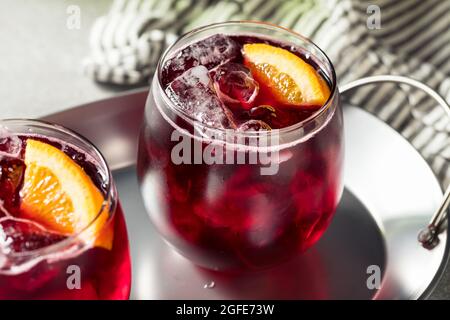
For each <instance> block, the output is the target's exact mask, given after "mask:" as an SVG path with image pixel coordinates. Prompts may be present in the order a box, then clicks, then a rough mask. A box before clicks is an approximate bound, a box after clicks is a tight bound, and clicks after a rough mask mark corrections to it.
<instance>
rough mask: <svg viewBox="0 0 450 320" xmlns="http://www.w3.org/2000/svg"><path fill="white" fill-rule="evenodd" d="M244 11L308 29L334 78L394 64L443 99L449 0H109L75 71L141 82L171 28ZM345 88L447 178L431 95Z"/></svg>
mask: <svg viewBox="0 0 450 320" xmlns="http://www.w3.org/2000/svg"><path fill="white" fill-rule="evenodd" d="M373 4H375V5H376V6H378V8H379V9H380V11H379V12H380V17H381V25H380V28H375V29H374V28H370V27H368V18H370V17H371V16H372V14H373V11H371V10H369V7H370V6H371V5H373ZM372 8H373V7H372ZM244 19H247V20H261V21H268V22H272V23H275V24H278V25H281V26H284V27H287V28H290V29H293V30H295V31H297V32H299V33H301V34H303V35H305V36H307V37H309V38H311V39H312V40H313V41H314V42H315V43H317V44H318V45H319V47H321V48H322V49H323V50H324V51H325V52H326V53H327V55H328V56H329V57H330V58H331V60H332V61H333V64H334V66H335V68H336V72H337V75H338V79H339V83H341V84H344V83H347V82H349V81H351V80H354V79H358V78H361V77H364V76H368V75H377V74H399V75H405V76H409V77H413V78H415V79H417V80H420V81H422V82H424V83H426V84H428V85H429V86H431V87H432V88H434V89H435V90H436V91H438V92H439V93H440V94H441V95H442V96H443V97H444V98H445V99H447V101H450V1H449V0H427V1H423V0H400V1H396V0H380V1H366V0H364V1H363V0H286V1H278V0H221V1H218V0H128V1H127V0H114V2H113V5H112V7H111V9H110V11H109V13H108V14H107V15H105V16H103V17H100V18H98V20H97V21H96V22H95V24H94V26H93V29H92V32H91V39H90V44H91V48H92V53H91V56H90V57H89V58H87V59H86V61H85V71H86V73H87V74H88V75H89V76H90V77H92V78H93V79H95V80H96V81H99V82H105V83H114V84H119V85H136V84H140V83H141V84H142V83H146V82H148V81H149V78H150V77H151V76H152V73H153V72H154V70H155V66H156V62H157V61H158V58H159V57H160V55H161V53H162V52H163V50H164V49H165V48H166V47H167V46H168V45H170V44H171V43H173V41H175V39H176V38H177V37H178V36H179V35H180V34H182V33H184V32H186V31H188V30H191V29H192V28H195V27H198V26H201V25H206V24H210V23H215V22H221V21H228V20H244ZM347 96H348V99H349V100H350V102H351V103H352V104H354V105H357V106H361V107H363V108H365V109H367V110H368V111H369V112H371V113H373V114H375V115H376V116H378V117H379V118H380V119H382V120H383V121H385V122H387V123H388V124H389V125H391V126H392V127H393V128H394V129H396V130H397V131H398V132H400V133H401V134H402V135H403V136H404V137H405V138H406V139H408V140H409V141H410V142H411V143H412V144H413V145H414V146H415V147H416V149H417V150H419V152H420V153H421V154H422V155H423V157H424V158H425V159H426V160H427V161H428V163H429V164H430V166H431V167H432V169H433V170H434V172H435V173H436V175H437V176H438V178H439V180H440V182H441V184H442V186H444V187H445V186H447V185H448V183H449V182H450V139H449V133H450V122H449V121H448V119H447V118H446V116H445V114H444V113H443V112H442V110H441V109H440V108H439V107H437V106H436V105H435V103H434V101H432V100H431V99H429V98H428V97H427V96H426V95H425V94H424V93H423V92H420V91H417V90H414V89H411V88H408V87H399V86H397V85H394V84H382V85H377V86H369V87H364V88H361V89H359V90H357V91H354V92H352V93H351V95H350V94H349V95H346V97H347Z"/></svg>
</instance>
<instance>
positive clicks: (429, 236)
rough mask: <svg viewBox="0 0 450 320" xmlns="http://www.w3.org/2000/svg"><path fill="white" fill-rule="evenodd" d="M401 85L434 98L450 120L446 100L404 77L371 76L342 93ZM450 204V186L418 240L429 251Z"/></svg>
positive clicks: (435, 240)
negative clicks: (364, 87)
mask: <svg viewBox="0 0 450 320" xmlns="http://www.w3.org/2000/svg"><path fill="white" fill-rule="evenodd" d="M386 82H390V83H399V84H406V85H410V86H412V87H415V88H417V89H420V90H422V91H424V92H425V93H426V94H428V95H429V96H430V97H431V98H433V99H434V100H435V101H436V102H437V103H438V104H439V106H440V107H441V108H442V109H443V110H444V112H445V113H446V114H447V116H448V117H449V118H450V106H449V104H448V103H447V101H445V99H444V98H443V97H442V96H441V95H439V93H437V92H436V91H434V90H433V89H432V88H430V87H429V86H427V85H425V84H423V83H422V82H419V81H417V80H414V79H411V78H407V77H403V76H395V75H378V76H371V77H365V78H361V79H358V80H355V81H352V82H350V83H347V84H345V85H343V86H342V87H341V88H340V90H339V91H340V92H341V93H345V92H347V91H350V90H352V89H355V88H358V87H362V86H365V85H371V84H375V83H386ZM449 204H450V186H448V187H447V190H446V191H445V194H444V199H443V201H442V203H441V205H440V206H439V208H438V209H437V210H436V212H435V213H434V215H433V217H432V218H431V221H430V223H429V224H428V226H426V227H425V228H424V229H422V230H421V231H420V232H419V235H418V240H419V242H420V243H421V244H422V246H423V247H424V248H427V249H433V248H434V247H436V246H437V244H438V243H439V234H440V233H441V232H442V231H443V230H444V228H443V226H444V224H445V221H446V219H447V214H446V213H447V210H448V207H449Z"/></svg>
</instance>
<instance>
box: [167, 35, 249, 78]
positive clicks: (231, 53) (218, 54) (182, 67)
mask: <svg viewBox="0 0 450 320" xmlns="http://www.w3.org/2000/svg"><path fill="white" fill-rule="evenodd" d="M240 50H241V47H240V46H239V44H238V43H237V42H235V41H234V40H233V39H231V38H230V37H227V36H225V35H222V34H217V35H214V36H211V37H208V38H206V39H203V40H200V41H198V42H196V43H193V44H191V45H189V46H188V47H186V48H184V49H183V50H181V51H180V52H179V53H178V54H177V55H176V56H175V57H173V58H172V59H170V60H168V61H167V62H166V64H165V65H164V67H163V79H164V80H165V81H167V82H166V84H167V83H169V82H171V81H172V80H173V79H175V78H176V77H178V76H179V75H181V74H182V73H183V72H184V71H186V70H188V69H190V68H192V67H195V66H198V65H203V66H205V67H206V68H207V69H212V68H214V67H216V66H218V65H219V64H222V63H225V62H228V61H231V60H234V59H236V58H237V57H239V56H240V54H241V51H240Z"/></svg>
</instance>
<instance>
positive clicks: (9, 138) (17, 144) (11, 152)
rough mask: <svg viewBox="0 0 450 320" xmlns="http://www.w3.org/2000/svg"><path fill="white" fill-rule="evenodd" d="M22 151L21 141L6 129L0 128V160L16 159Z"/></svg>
mask: <svg viewBox="0 0 450 320" xmlns="http://www.w3.org/2000/svg"><path fill="white" fill-rule="evenodd" d="M21 149H22V140H20V138H19V137H18V136H16V135H14V134H12V133H11V132H10V131H9V130H8V129H7V128H5V127H2V126H0V160H1V159H2V158H5V157H8V158H18V157H19V156H20V151H21Z"/></svg>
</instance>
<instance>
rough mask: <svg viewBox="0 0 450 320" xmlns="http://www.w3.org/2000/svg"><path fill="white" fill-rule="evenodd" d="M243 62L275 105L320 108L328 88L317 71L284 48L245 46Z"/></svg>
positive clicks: (253, 44) (328, 93) (327, 95)
mask: <svg viewBox="0 0 450 320" xmlns="http://www.w3.org/2000/svg"><path fill="white" fill-rule="evenodd" d="M243 54H244V63H245V65H246V66H247V67H248V68H249V69H250V71H251V73H252V75H253V77H254V78H255V79H256V81H258V82H259V84H260V86H261V87H263V89H265V91H266V92H270V93H271V94H272V95H273V96H274V98H275V99H276V101H277V102H279V103H281V104H286V105H301V106H322V105H324V104H325V103H326V101H327V100H328V97H329V96H330V89H329V87H328V85H327V84H326V82H325V80H324V79H323V78H322V77H321V76H320V75H319V74H318V73H317V71H316V70H315V69H314V68H313V67H312V66H311V65H309V64H308V63H306V62H305V61H303V60H302V59H301V58H300V57H298V56H296V55H295V54H293V53H292V52H289V51H288V50H286V49H282V48H278V47H274V46H271V45H268V44H265V43H252V44H245V45H244V48H243Z"/></svg>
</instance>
